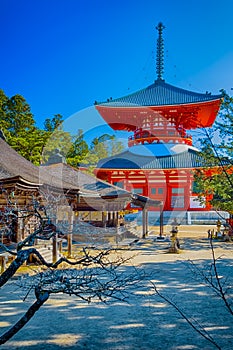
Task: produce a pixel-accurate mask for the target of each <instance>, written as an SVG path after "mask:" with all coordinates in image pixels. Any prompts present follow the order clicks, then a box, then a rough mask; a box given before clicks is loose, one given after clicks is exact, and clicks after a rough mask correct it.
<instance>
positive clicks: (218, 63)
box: [0, 0, 233, 130]
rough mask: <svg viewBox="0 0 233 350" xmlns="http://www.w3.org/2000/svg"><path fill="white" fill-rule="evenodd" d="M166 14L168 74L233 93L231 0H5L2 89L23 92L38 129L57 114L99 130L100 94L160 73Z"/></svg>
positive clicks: (0, 16)
mask: <svg viewBox="0 0 233 350" xmlns="http://www.w3.org/2000/svg"><path fill="white" fill-rule="evenodd" d="M160 21H161V22H163V24H164V25H165V27H166V29H165V30H164V33H163V37H164V43H165V57H164V62H165V69H164V70H165V72H164V79H165V80H166V81H167V82H168V83H170V84H173V85H176V86H179V87H182V88H185V89H189V90H192V91H196V92H206V91H210V92H212V93H214V94H215V93H219V90H220V89H222V88H224V89H225V90H227V92H228V93H229V94H232V90H231V88H232V87H233V37H232V33H233V1H232V0H222V1H217V0H189V1H184V0H160V1H158V0H143V1H138V0H118V1H117V0H114V1H111V0H0V30H1V55H0V62H1V64H0V88H1V89H3V90H4V92H5V93H6V95H7V96H12V95H14V94H21V95H23V96H24V97H25V98H26V100H27V102H28V103H29V104H30V106H31V110H32V113H33V114H34V117H35V120H36V122H37V125H38V126H39V127H43V122H44V120H45V119H46V118H51V117H53V115H55V114H58V113H60V114H61V115H62V116H63V118H64V119H65V120H70V124H71V125H73V122H74V120H75V123H76V124H75V126H74V128H79V127H81V128H84V125H86V129H93V130H94V129H95V126H98V125H99V123H101V122H100V119H98V118H99V117H98V116H97V114H95V112H94V111H93V103H94V101H95V100H97V101H104V100H106V99H107V98H109V97H113V98H117V97H121V96H123V95H126V94H129V93H132V92H134V91H136V90H138V89H141V88H143V87H146V86H147V85H149V84H151V83H153V81H154V80H155V79H156V69H155V51H156V40H157V31H156V29H155V28H156V26H157V24H158V22H160ZM83 110H84V113H83ZM80 111H81V112H80ZM95 123H96V125H95ZM72 127H73V126H72Z"/></svg>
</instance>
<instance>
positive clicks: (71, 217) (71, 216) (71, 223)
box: [67, 211, 74, 258]
mask: <svg viewBox="0 0 233 350" xmlns="http://www.w3.org/2000/svg"><path fill="white" fill-rule="evenodd" d="M68 218H69V232H68V235H67V246H68V258H71V256H72V236H73V234H72V233H73V226H74V212H73V211H71V212H70V213H69V215H68Z"/></svg>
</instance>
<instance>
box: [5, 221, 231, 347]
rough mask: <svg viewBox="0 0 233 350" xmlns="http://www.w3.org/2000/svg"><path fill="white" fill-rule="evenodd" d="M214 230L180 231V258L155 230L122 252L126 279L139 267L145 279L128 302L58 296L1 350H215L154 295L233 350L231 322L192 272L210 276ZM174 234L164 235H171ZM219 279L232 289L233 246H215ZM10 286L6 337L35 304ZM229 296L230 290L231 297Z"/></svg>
mask: <svg viewBox="0 0 233 350" xmlns="http://www.w3.org/2000/svg"><path fill="white" fill-rule="evenodd" d="M209 228H211V227H210V226H208V227H207V226H180V227H179V239H180V244H181V250H180V253H179V254H169V253H168V248H169V246H170V242H169V241H163V242H158V241H157V240H156V237H157V234H158V228H155V227H152V228H150V234H149V236H148V237H147V238H146V239H145V240H140V241H139V242H137V243H135V244H134V245H133V246H131V247H129V249H126V248H127V247H122V248H124V249H122V254H124V255H125V256H133V258H132V260H131V262H130V264H129V263H128V264H127V265H126V266H124V272H125V273H130V271H132V266H136V267H137V268H139V269H140V270H141V271H142V270H143V271H144V272H145V273H146V277H145V279H144V280H143V281H142V282H141V283H139V284H138V285H137V287H136V288H133V289H132V290H131V294H130V296H129V300H128V303H124V302H115V303H110V304H101V303H90V304H87V303H85V302H83V301H80V300H79V299H77V298H74V297H68V296H67V295H56V296H55V297H54V298H52V299H50V300H48V301H47V303H46V304H45V305H44V306H43V307H42V308H41V309H40V310H39V311H38V312H37V313H36V315H35V316H34V318H33V319H32V320H31V321H30V322H29V323H28V324H27V325H26V326H25V327H24V329H22V330H21V331H20V332H19V333H18V334H17V335H15V336H14V337H13V338H12V339H11V340H10V341H9V342H8V343H7V344H5V345H2V347H1V349H4V350H5V349H11V350H13V349H27V350H35V349H48V350H55V349H56V350H59V349H60V350H62V349H72V350H74V349H75V350H84V349H87V350H137V349H140V350H149V349H156V350H178V349H179V350H183V349H185V350H189V349H190V350H192V349H205V350H208V349H216V346H214V345H213V344H211V343H210V342H208V341H207V340H205V339H204V338H203V337H202V336H200V335H199V334H198V333H197V332H195V331H194V330H193V329H192V327H191V326H190V325H189V324H188V323H187V322H186V321H185V320H184V318H183V317H181V315H180V314H179V313H178V312H177V311H176V310H175V308H174V307H172V306H170V305H168V304H167V303H166V302H165V301H164V300H163V299H161V298H160V297H159V296H158V295H156V293H155V292H154V289H153V285H152V283H151V281H152V282H153V283H154V284H155V285H156V286H157V288H158V289H159V291H160V292H161V293H162V294H163V295H165V296H166V297H168V298H169V299H170V300H171V301H172V302H174V303H176V305H178V306H179V308H180V309H181V310H182V312H183V313H184V314H185V315H186V317H188V319H189V320H192V323H195V324H198V325H200V326H202V327H203V328H204V329H205V330H206V331H208V333H209V334H210V335H211V336H212V337H213V339H214V340H215V342H216V343H217V344H218V346H219V348H221V349H223V350H230V349H233V327H232V323H233V316H232V315H231V314H230V313H229V312H228V311H227V310H226V308H225V306H224V304H223V301H222V300H221V299H220V298H219V297H218V296H217V295H216V294H215V293H214V292H213V291H212V290H211V289H210V288H208V287H207V286H206V285H205V284H204V283H201V282H200V281H199V280H197V276H196V274H195V273H194V271H193V269H192V266H193V264H192V263H191V262H190V261H192V262H193V263H194V264H195V266H197V267H199V268H201V269H202V270H205V271H207V270H208V268H209V264H211V261H212V260H211V251H210V248H209V240H208V238H207V230H208V229H209ZM169 229H170V228H169V227H167V228H165V232H164V234H167V235H170V233H169ZM214 247H215V254H216V256H217V257H221V258H219V259H218V262H217V266H218V269H219V275H220V276H221V278H222V281H224V277H227V281H226V284H225V285H227V286H229V287H231V288H232V285H233V284H232V282H233V272H232V266H233V254H232V252H233V243H225V242H220V241H217V242H215V243H214ZM16 282H17V280H13V281H12V282H10V283H8V284H7V285H6V286H4V287H3V288H2V289H1V292H0V332H1V333H3V332H4V331H5V330H6V329H7V328H8V327H10V326H11V325H12V324H13V323H14V322H15V321H16V320H17V319H18V318H19V317H20V316H21V315H22V314H23V312H24V311H25V310H26V309H27V307H28V306H29V305H30V304H31V303H32V301H33V300H34V299H33V298H32V299H30V298H29V300H26V301H25V302H23V300H22V298H23V297H24V295H23V294H22V292H21V290H20V289H19V288H18V287H17V285H16V284H15V283H16ZM231 292H232V290H231V289H229V293H231Z"/></svg>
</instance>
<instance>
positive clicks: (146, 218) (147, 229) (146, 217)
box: [145, 209, 149, 236]
mask: <svg viewBox="0 0 233 350" xmlns="http://www.w3.org/2000/svg"><path fill="white" fill-rule="evenodd" d="M145 211H146V212H145V220H146V236H148V232H149V228H148V210H147V209H145Z"/></svg>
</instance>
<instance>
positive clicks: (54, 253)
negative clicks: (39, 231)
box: [53, 233, 58, 264]
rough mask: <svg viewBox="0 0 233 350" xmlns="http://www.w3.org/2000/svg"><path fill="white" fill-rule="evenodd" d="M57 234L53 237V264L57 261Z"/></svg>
mask: <svg viewBox="0 0 233 350" xmlns="http://www.w3.org/2000/svg"><path fill="white" fill-rule="evenodd" d="M57 258H58V254H57V233H55V235H54V236H53V264H54V263H55V262H56V261H57Z"/></svg>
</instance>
